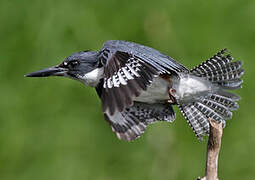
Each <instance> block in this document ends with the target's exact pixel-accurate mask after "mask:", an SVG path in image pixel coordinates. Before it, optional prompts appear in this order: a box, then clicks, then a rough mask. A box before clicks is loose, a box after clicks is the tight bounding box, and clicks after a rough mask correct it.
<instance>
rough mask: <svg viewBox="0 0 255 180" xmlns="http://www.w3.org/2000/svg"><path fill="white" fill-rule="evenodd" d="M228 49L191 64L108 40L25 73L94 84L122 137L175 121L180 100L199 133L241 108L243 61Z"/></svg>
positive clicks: (109, 119) (107, 116) (132, 44)
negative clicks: (89, 49) (237, 91)
mask: <svg viewBox="0 0 255 180" xmlns="http://www.w3.org/2000/svg"><path fill="white" fill-rule="evenodd" d="M233 59H234V58H233V57H232V56H231V54H230V53H229V52H228V50H227V49H222V50H220V51H219V52H218V53H216V54H215V55H213V56H212V57H211V58H209V59H207V60H206V61H204V62H202V63H201V64H199V65H197V66H195V67H194V68H192V69H188V68H186V67H185V66H184V65H182V64H180V63H179V62H177V61H175V60H174V59H173V58H171V57H169V56H167V55H165V54H163V53H161V52H160V51H158V50H156V49H154V48H151V47H148V46H145V45H141V44H138V43H135V42H129V41H124V40H108V41H106V42H105V43H104V44H103V47H102V48H101V49H100V50H99V51H81V52H77V53H73V54H71V55H70V56H68V57H67V58H65V59H64V60H63V62H62V63H60V64H58V65H56V66H53V67H49V68H46V69H43V70H39V71H36V72H32V73H29V74H26V75H25V76H26V77H49V76H62V77H68V78H71V79H74V80H77V81H80V82H82V83H83V84H84V85H85V86H90V87H93V88H95V90H96V92H97V94H98V96H99V98H100V100H101V106H102V111H103V114H104V118H105V120H106V121H107V122H108V123H109V124H110V127H111V129H112V131H113V132H115V133H116V135H117V137H118V138H119V139H122V140H125V141H132V140H135V139H137V138H139V137H140V136H141V135H142V134H143V133H144V131H145V130H146V127H147V126H148V125H149V124H152V123H155V122H157V121H166V122H171V123H172V122H174V120H175V118H176V114H175V112H174V110H173V106H177V107H178V108H179V110H180V111H181V113H182V114H183V116H184V117H185V119H186V120H187V123H188V124H189V126H190V127H191V128H192V130H193V132H194V134H195V136H196V137H197V138H198V139H200V140H203V137H204V136H206V135H208V134H209V131H210V124H209V118H211V119H214V120H215V121H216V122H218V123H222V126H223V127H225V126H226V120H228V119H231V118H232V111H234V110H237V109H238V108H239V105H238V103H237V102H238V101H239V100H240V96H238V95H236V94H234V93H232V92H231V90H235V89H239V88H241V87H242V83H243V80H242V79H241V77H242V75H243V74H244V69H242V62H241V61H239V60H238V61H233Z"/></svg>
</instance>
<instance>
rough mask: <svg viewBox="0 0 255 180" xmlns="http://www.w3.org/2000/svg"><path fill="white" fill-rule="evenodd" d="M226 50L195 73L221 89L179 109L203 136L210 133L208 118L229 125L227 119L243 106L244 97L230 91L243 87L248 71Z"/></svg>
mask: <svg viewBox="0 0 255 180" xmlns="http://www.w3.org/2000/svg"><path fill="white" fill-rule="evenodd" d="M226 52H227V50H226V49H223V50H221V51H220V52H218V53H217V54H216V55H214V56H213V57H211V58H210V59H208V60H207V61H205V62H203V63H201V64H200V65H198V66H196V67H195V68H193V69H192V70H191V71H190V72H191V74H193V75H196V76H199V77H203V78H205V79H207V80H209V81H211V82H212V83H213V84H215V85H217V86H218V87H219V90H218V91H217V92H214V93H213V94H211V95H208V96H206V97H204V98H201V99H200V100H199V101H196V102H193V103H189V104H181V105H179V108H180V110H181V112H182V113H183V115H184V116H185V118H186V119H187V121H188V123H189V125H190V126H191V128H192V129H193V131H194V132H195V134H196V136H197V137H198V138H199V139H202V136H203V135H207V134H208V133H209V122H208V118H212V119H214V120H216V121H218V122H222V123H223V127H225V125H226V120H227V119H230V118H231V117H232V111H234V110H236V109H238V108H239V106H238V104H237V101H239V100H240V97H239V96H237V95H235V94H232V93H230V92H228V91H227V90H234V89H239V88H241V85H242V82H243V81H242V80H241V79H240V78H241V76H242V75H243V74H244V70H243V69H242V68H241V67H242V62H241V61H235V62H232V60H233V58H232V57H231V55H230V54H226Z"/></svg>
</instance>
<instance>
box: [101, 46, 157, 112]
mask: <svg viewBox="0 0 255 180" xmlns="http://www.w3.org/2000/svg"><path fill="white" fill-rule="evenodd" d="M108 53H109V52H108ZM103 54H104V56H105V55H106V54H105V53H103ZM104 58H105V57H101V61H103V60H104ZM108 58H109V59H108V60H107V63H106V64H105V69H104V80H103V84H102V87H101V88H102V92H101V100H102V108H103V111H104V112H106V111H109V114H110V115H113V114H114V113H115V112H116V111H119V112H122V111H123V110H124V108H126V107H130V106H132V104H133V99H134V97H137V96H139V95H140V93H141V91H145V90H146V89H147V87H148V85H150V84H151V82H152V80H153V78H154V77H155V76H157V75H159V73H160V72H159V71H158V70H157V69H156V68H155V67H153V66H151V65H149V64H148V63H146V62H144V61H143V60H142V59H140V58H138V57H136V56H134V55H132V54H128V53H125V52H120V51H116V52H115V53H114V54H112V55H111V56H108Z"/></svg>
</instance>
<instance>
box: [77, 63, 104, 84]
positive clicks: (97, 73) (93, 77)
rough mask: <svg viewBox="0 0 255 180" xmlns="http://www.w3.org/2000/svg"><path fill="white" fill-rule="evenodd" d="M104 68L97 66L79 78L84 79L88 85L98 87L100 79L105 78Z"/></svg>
mask: <svg viewBox="0 0 255 180" xmlns="http://www.w3.org/2000/svg"><path fill="white" fill-rule="evenodd" d="M103 74H104V68H103V67H101V68H96V69H94V70H92V71H90V72H88V73H87V74H85V75H84V76H80V77H79V80H80V81H82V82H83V83H84V84H85V85H86V86H92V87H96V86H97V85H98V83H99V82H100V80H101V79H102V78H103Z"/></svg>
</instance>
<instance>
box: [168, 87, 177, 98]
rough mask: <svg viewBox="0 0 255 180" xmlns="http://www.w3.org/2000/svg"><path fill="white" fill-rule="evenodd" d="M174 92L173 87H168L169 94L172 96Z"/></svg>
mask: <svg viewBox="0 0 255 180" xmlns="http://www.w3.org/2000/svg"><path fill="white" fill-rule="evenodd" d="M175 92H176V91H175V89H173V88H170V89H169V93H170V95H172V96H174V94H175Z"/></svg>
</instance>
